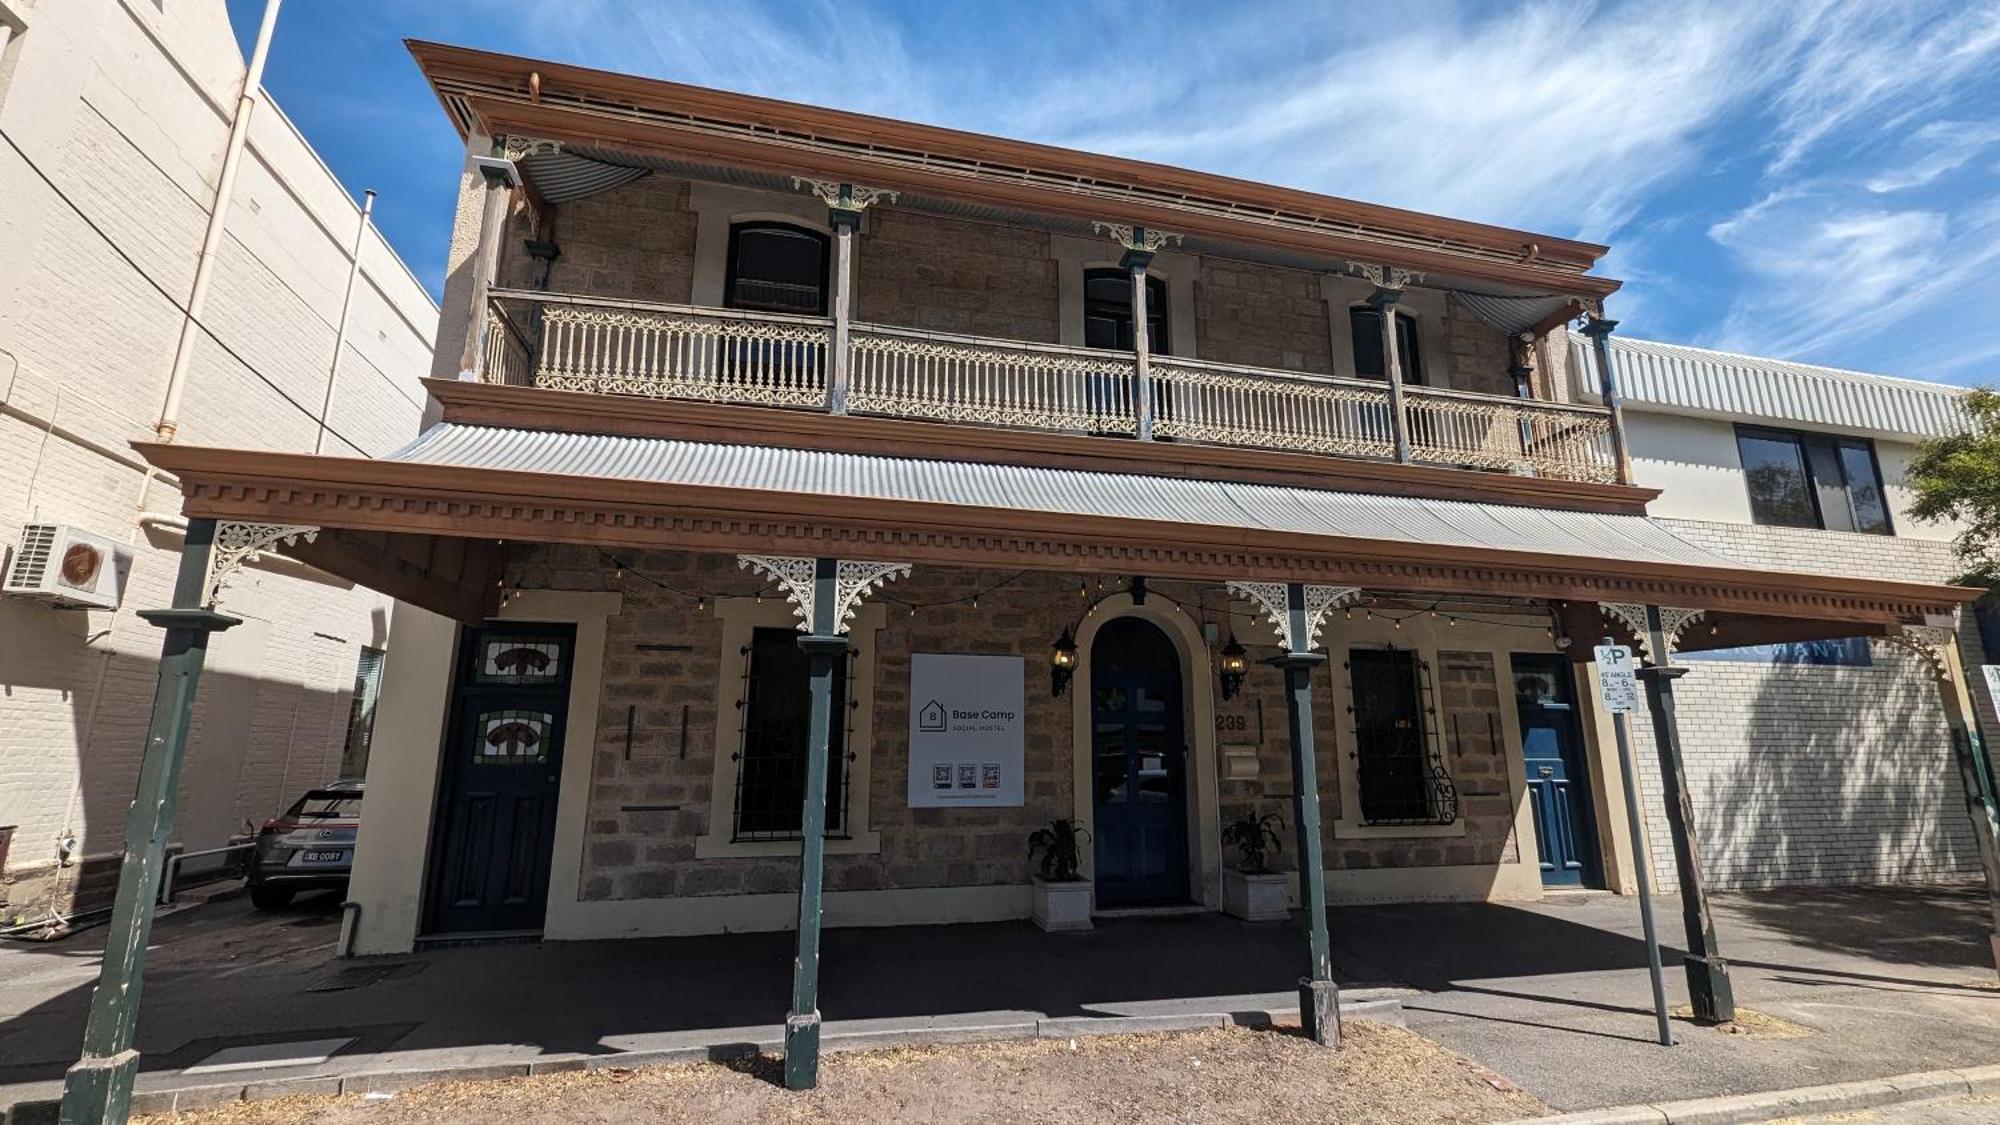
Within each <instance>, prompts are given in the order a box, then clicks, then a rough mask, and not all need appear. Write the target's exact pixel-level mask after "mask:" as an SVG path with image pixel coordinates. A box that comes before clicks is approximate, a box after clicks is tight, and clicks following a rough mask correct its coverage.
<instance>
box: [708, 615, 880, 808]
mask: <svg viewBox="0 0 2000 1125" xmlns="http://www.w3.org/2000/svg"><path fill="white" fill-rule="evenodd" d="M743 655H744V672H743V694H742V697H741V699H740V700H739V701H738V704H737V706H738V707H739V708H740V710H741V716H742V724H743V741H742V749H740V750H739V751H738V752H737V754H736V821H735V829H734V832H733V838H734V839H737V840H796V839H798V838H799V820H800V817H801V815H802V814H803V812H804V808H805V796H806V748H807V744H808V741H809V739H810V737H811V721H812V691H811V669H810V665H809V663H808V660H807V657H806V654H805V651H804V650H803V649H801V648H800V647H799V633H798V630H796V629H789V628H772V629H758V630H755V631H754V632H753V633H752V634H751V638H750V643H749V645H747V646H745V649H744V654H743ZM847 685H848V675H847V661H846V660H839V661H836V662H835V663H834V672H833V715H832V725H831V727H830V729H829V731H828V736H829V737H828V740H827V774H826V834H827V835H828V836H831V837H845V836H846V835H847V796H848V794H847V777H848V766H849V763H850V761H851V758H850V756H849V754H848V752H847V742H848V737H847V736H848V730H847V724H848V717H849V716H850V715H851V714H853V707H852V704H851V701H850V700H849V699H848V697H847Z"/></svg>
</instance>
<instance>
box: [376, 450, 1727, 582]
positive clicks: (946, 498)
mask: <svg viewBox="0 0 2000 1125" xmlns="http://www.w3.org/2000/svg"><path fill="white" fill-rule="evenodd" d="M389 459H390V460H395V461H404V462H411V463H417V464H429V465H452V466H460V467H466V468H481V469H497V470H503V471H514V472H527V473H553V474H564V475H571V476H585V477H598V478H603V479H610V480H625V481H641V482H649V483H657V484H678V485H701V486H709V487H714V488H728V489H761V490H770V491H782V492H788V493H793V494H801V495H816V496H824V497H827V498H829V499H841V498H860V499H880V500H903V501H910V502H914V503H933V504H945V505H957V506H965V507H983V508H994V509H1006V510H1015V511H1035V512H1047V513H1050V514H1052V515H1079V516H1095V517H1104V518H1111V519H1131V520H1155V521H1164V522H1172V523H1187V524H1203V525H1209V526H1217V527H1233V528H1242V529H1245V530H1250V531H1275V532H1291V533H1301V534H1308V535H1324V536H1328V537H1335V538H1345V539H1365V540H1375V541H1388V542H1402V543H1413V544H1424V545H1431V546H1440V547H1463V548H1472V549H1483V550H1494V551H1519V552H1527V553H1534V554H1544V555H1567V556H1574V557H1577V558H1580V559H1582V558H1587V559H1592V560H1611V561H1616V562H1630V563H1657V564H1671V565H1679V566H1699V567H1716V568H1726V569H1734V570H1741V569H1744V568H1743V567H1742V565H1741V564H1740V563H1737V562H1735V561H1734V560H1732V559H1729V558H1727V557H1724V556H1722V555H1718V554H1715V553H1713V552H1711V551H1708V550H1706V549H1704V548H1701V547H1697V546H1695V545H1694V544H1692V543H1689V542H1687V541H1686V540H1683V539H1681V538H1680V537H1678V536H1676V535H1675V534H1674V533H1673V532H1671V531H1669V530H1667V529H1666V528H1665V527H1663V526H1661V525H1660V524H1658V523H1655V522H1654V521H1653V520H1651V519H1648V518H1647V517H1645V516H1637V515H1616V514H1603V513H1593V512H1576V511H1561V510H1548V509H1540V508H1525V507H1514V506H1510V505H1504V504H1485V503H1476V502H1471V501H1463V500H1440V499H1430V498H1425V497H1409V496H1381V495H1373V494H1366V493H1355V492H1335V491H1327V490H1321V489H1312V488H1298V487H1285V486H1279V485H1265V484H1248V483H1237V482H1230V481H1217V480H1196V479H1188V478H1182V477H1160V476H1147V475H1141V474H1126V473H1106V472H1090V471H1083V470H1076V469H1054V468H1037V467H1032V466H1020V465H998V464H987V463H981V462H964V461H939V460H927V459H914V458H907V457H884V456H874V455H866V454H855V453H835V452H829V451H826V450H810V449H790V448H778V447H772V446H756V445H728V444H714V443H708V442H695V441H682V440H675V439H668V438H644V437H620V436H614V435H608V434H586V433H571V432H566V431H554V430H527V429H513V428H506V427H497V426H474V425H466V424H462V423H452V422H446V423H441V424H439V425H436V426H433V427H432V428H431V429H429V430H427V431H426V432H425V433H424V434H423V435H422V436H420V437H419V438H417V440H416V441H414V442H412V443H411V444H410V445H409V446H407V447H405V448H403V449H401V450H399V451H397V452H396V453H394V454H391V455H390V458H389Z"/></svg>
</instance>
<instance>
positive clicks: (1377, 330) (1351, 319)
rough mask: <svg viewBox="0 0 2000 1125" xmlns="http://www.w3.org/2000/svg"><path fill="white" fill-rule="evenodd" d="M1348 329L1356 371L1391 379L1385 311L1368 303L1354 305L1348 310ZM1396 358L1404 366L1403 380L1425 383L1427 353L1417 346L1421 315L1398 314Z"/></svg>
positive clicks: (1375, 377) (1374, 377) (1377, 377)
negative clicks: (1384, 345) (1385, 343)
mask: <svg viewBox="0 0 2000 1125" xmlns="http://www.w3.org/2000/svg"><path fill="white" fill-rule="evenodd" d="M1347 330H1348V334H1349V336H1350V338H1351V339H1352V341H1353V344H1354V373H1355V374H1356V375H1358V376H1360V377H1361V378H1363V379H1387V378H1388V377H1389V365H1388V362H1387V360H1386V358H1385V357H1384V356H1383V354H1382V313H1381V311H1380V310H1378V309H1374V308H1371V307H1369V306H1367V305H1355V306H1353V307H1352V308H1350V309H1348V310H1347ZM1396 360H1397V363H1398V365H1399V366H1400V367H1401V368H1402V369H1403V382H1405V383H1407V384H1410V385H1412V386H1421V385H1423V381H1424V356H1423V351H1422V350H1421V349H1420V348H1418V346H1417V318H1416V317H1413V316H1411V315H1410V314H1409V313H1406V312H1399V313H1397V314H1396Z"/></svg>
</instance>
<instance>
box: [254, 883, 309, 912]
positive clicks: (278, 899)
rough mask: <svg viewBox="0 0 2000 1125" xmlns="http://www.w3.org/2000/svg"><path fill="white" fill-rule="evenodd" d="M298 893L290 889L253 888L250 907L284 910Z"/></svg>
mask: <svg viewBox="0 0 2000 1125" xmlns="http://www.w3.org/2000/svg"><path fill="white" fill-rule="evenodd" d="M297 893H298V892H297V891H294V890H293V889H292V888H290V887H251V888H250V905H252V906H254V907H256V908H257V909H259V910H283V909H284V908H285V907H287V906H290V905H291V904H292V896H293V895H294V894H297Z"/></svg>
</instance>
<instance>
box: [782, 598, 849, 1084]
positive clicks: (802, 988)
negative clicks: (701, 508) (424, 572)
mask: <svg viewBox="0 0 2000 1125" xmlns="http://www.w3.org/2000/svg"><path fill="white" fill-rule="evenodd" d="M839 565H840V564H839V563H838V562H837V561H836V560H834V559H815V560H814V561H813V619H812V621H811V622H810V625H811V626H812V631H811V632H810V633H809V634H807V635H806V636H803V637H800V638H799V647H800V648H802V649H804V650H805V652H806V658H807V661H808V665H809V677H810V678H809V690H810V693H811V700H812V707H811V713H810V719H809V722H808V726H807V738H806V793H805V806H804V808H803V809H802V810H801V811H800V816H799V835H800V846H799V945H798V958H797V960H795V961H794V962H793V963H792V1010H791V1013H790V1014H789V1015H787V1016H786V1017H785V1086H786V1087H787V1088H789V1089H793V1090H810V1089H812V1088H813V1086H814V1085H815V1084H816V1083H817V1082H818V1081H819V1026H820V1018H819V924H820V901H821V884H822V882H823V880H824V876H825V871H826V785H827V776H826V775H827V760H826V758H827V751H828V748H829V746H830V744H831V742H832V738H833V670H834V662H835V661H837V660H839V659H841V658H842V657H843V656H845V654H846V652H847V637H846V636H845V635H844V634H843V633H842V632H841V631H840V619H839V617H840V605H839V603H838V599H837V597H836V596H835V593H834V587H835V585H836V582H835V576H836V575H837V573H838V571H839Z"/></svg>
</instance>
